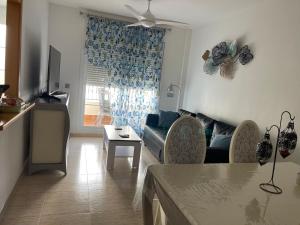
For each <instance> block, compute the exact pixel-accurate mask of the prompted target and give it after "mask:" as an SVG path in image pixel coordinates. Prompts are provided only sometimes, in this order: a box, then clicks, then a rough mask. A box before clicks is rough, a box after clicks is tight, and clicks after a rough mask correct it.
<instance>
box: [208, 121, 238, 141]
mask: <svg viewBox="0 0 300 225" xmlns="http://www.w3.org/2000/svg"><path fill="white" fill-rule="evenodd" d="M234 130H235V127H234V126H231V125H229V124H227V123H223V122H219V121H215V123H214V130H213V133H212V139H213V138H214V137H215V136H216V135H218V134H223V135H227V136H232V135H233V132H234Z"/></svg>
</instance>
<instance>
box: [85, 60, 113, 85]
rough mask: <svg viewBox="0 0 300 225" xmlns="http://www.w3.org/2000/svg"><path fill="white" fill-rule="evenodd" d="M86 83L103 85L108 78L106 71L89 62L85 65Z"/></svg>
mask: <svg viewBox="0 0 300 225" xmlns="http://www.w3.org/2000/svg"><path fill="white" fill-rule="evenodd" d="M86 73H87V83H86V84H87V85H89V86H97V87H105V86H106V84H107V79H108V71H107V70H105V69H102V68H99V67H97V66H94V65H92V64H90V63H88V65H87V70H86Z"/></svg>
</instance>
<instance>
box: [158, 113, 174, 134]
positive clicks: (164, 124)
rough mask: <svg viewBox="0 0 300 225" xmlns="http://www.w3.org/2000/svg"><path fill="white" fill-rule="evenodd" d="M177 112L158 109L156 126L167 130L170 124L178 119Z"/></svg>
mask: <svg viewBox="0 0 300 225" xmlns="http://www.w3.org/2000/svg"><path fill="white" fill-rule="evenodd" d="M178 117H179V114H178V113H176V112H171V111H160V114H159V121H158V126H159V127H160V128H163V129H166V130H168V129H169V128H170V127H171V126H172V124H173V123H174V122H175V121H176V120H177V119H178Z"/></svg>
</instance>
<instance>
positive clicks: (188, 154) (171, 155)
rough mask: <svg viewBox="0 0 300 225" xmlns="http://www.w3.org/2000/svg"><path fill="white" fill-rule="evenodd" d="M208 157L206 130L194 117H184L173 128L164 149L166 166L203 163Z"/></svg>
mask: <svg viewBox="0 0 300 225" xmlns="http://www.w3.org/2000/svg"><path fill="white" fill-rule="evenodd" d="M205 155H206V139H205V132H204V129H203V127H202V125H201V123H200V122H199V120H197V119H196V118H194V117H191V116H182V117H180V118H179V119H178V120H176V121H175V122H174V123H173V125H172V126H171V128H170V130H169V132H168V134H167V138H166V141H165V147H164V160H165V163H166V164H192V163H203V162H204V160H205Z"/></svg>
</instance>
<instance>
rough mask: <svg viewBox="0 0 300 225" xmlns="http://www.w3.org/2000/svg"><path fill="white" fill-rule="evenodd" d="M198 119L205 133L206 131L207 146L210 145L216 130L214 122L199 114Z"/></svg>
mask: <svg viewBox="0 0 300 225" xmlns="http://www.w3.org/2000/svg"><path fill="white" fill-rule="evenodd" d="M196 118H197V119H198V120H199V121H200V123H201V124H202V126H203V128H204V131H205V137H206V145H207V146H209V145H210V140H211V136H212V133H213V129H214V122H215V120H213V119H212V118H210V117H208V116H205V115H204V114H202V113H197V115H196Z"/></svg>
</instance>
